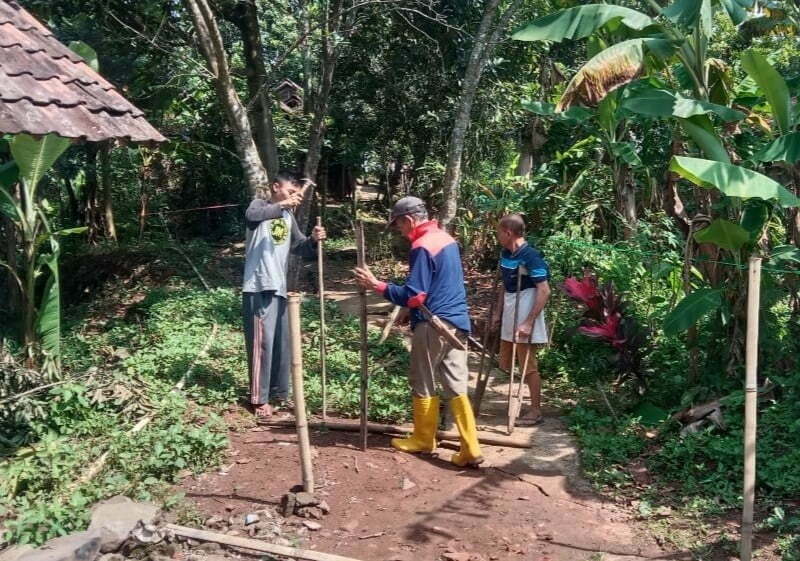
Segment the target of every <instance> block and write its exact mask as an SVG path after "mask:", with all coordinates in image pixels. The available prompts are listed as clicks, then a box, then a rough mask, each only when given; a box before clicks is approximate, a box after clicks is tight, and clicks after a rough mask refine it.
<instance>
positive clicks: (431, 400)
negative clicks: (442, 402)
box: [392, 396, 439, 454]
mask: <svg viewBox="0 0 800 561" xmlns="http://www.w3.org/2000/svg"><path fill="white" fill-rule="evenodd" d="M438 425H439V398H438V397H417V396H414V432H412V433H411V435H410V436H409V437H407V438H393V439H392V446H393V447H395V448H397V449H398V450H401V451H403V452H410V453H412V454H414V453H418V452H427V453H430V452H433V451H434V450H436V428H437V427H438Z"/></svg>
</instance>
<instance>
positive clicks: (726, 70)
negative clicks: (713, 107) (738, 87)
mask: <svg viewBox="0 0 800 561" xmlns="http://www.w3.org/2000/svg"><path fill="white" fill-rule="evenodd" d="M706 68H708V100H709V101H711V102H713V103H717V104H719V105H723V106H727V105H728V104H730V102H731V98H732V97H733V88H734V83H735V78H734V76H733V72H732V71H731V68H730V67H729V66H728V65H727V63H726V62H725V61H723V60H720V59H718V58H709V59H708V60H707V61H706Z"/></svg>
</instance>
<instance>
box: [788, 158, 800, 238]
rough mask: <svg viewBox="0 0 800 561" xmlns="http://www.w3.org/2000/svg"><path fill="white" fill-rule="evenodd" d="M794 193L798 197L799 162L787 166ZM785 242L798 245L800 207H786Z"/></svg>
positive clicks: (799, 194) (799, 185)
mask: <svg viewBox="0 0 800 561" xmlns="http://www.w3.org/2000/svg"><path fill="white" fill-rule="evenodd" d="M787 168H788V172H789V176H790V177H791V178H792V188H793V191H794V194H795V195H797V196H798V197H800V164H794V165H792V166H787ZM787 211H788V215H787V224H786V242H787V243H789V244H792V245H795V246H799V247H800V209H798V208H797V207H794V208H790V209H787Z"/></svg>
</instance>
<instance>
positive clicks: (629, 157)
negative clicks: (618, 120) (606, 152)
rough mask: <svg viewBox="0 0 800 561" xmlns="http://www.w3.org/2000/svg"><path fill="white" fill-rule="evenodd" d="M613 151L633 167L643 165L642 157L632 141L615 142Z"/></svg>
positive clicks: (612, 146) (612, 147)
mask: <svg viewBox="0 0 800 561" xmlns="http://www.w3.org/2000/svg"><path fill="white" fill-rule="evenodd" d="M611 153H612V154H614V156H615V157H617V158H619V159H620V160H622V161H623V162H625V163H626V164H628V165H629V166H631V167H637V166H641V165H642V159H641V158H640V157H639V154H637V153H636V147H635V146H634V145H633V143H632V142H614V143H613V144H612V145H611Z"/></svg>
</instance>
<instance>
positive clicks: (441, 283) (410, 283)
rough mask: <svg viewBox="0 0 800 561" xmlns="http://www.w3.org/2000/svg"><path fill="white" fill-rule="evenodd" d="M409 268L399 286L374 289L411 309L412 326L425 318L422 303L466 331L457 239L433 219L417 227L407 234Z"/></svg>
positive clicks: (464, 292) (461, 272)
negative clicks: (408, 240) (402, 282)
mask: <svg viewBox="0 0 800 561" xmlns="http://www.w3.org/2000/svg"><path fill="white" fill-rule="evenodd" d="M409 239H410V240H411V254H410V255H409V266H410V271H409V274H408V278H407V279H406V282H405V283H404V284H402V285H397V284H390V283H381V284H380V285H379V286H378V287H377V290H378V292H380V293H382V294H383V295H384V297H386V299H387V300H389V301H391V302H392V303H394V304H396V305H398V306H405V307H408V308H410V309H411V328H412V329H413V328H414V327H415V326H416V325H417V324H418V323H419V322H421V321H426V319H425V316H424V315H423V314H422V311H421V310H419V307H420V305H421V304H425V305H426V306H427V307H428V309H429V310H430V311H431V313H433V314H434V315H436V316H438V317H440V318H441V319H443V320H445V321H448V322H450V323H452V324H453V325H454V326H455V327H457V328H458V329H461V330H463V331H466V332H469V331H470V320H469V311H468V310H467V294H466V291H465V290H464V270H463V268H462V267H461V252H460V251H459V249H458V244H457V243H456V241H455V240H454V239H453V238H452V237H451V236H450V235H449V234H448V233H447V232H445V231H444V230H442V229H441V228H439V224H438V223H437V222H436V221H435V220H430V221H428V222H424V223H422V224H420V225H419V226H417V227H416V228H415V229H414V230H413V231H412V232H411V234H410V235H409Z"/></svg>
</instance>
